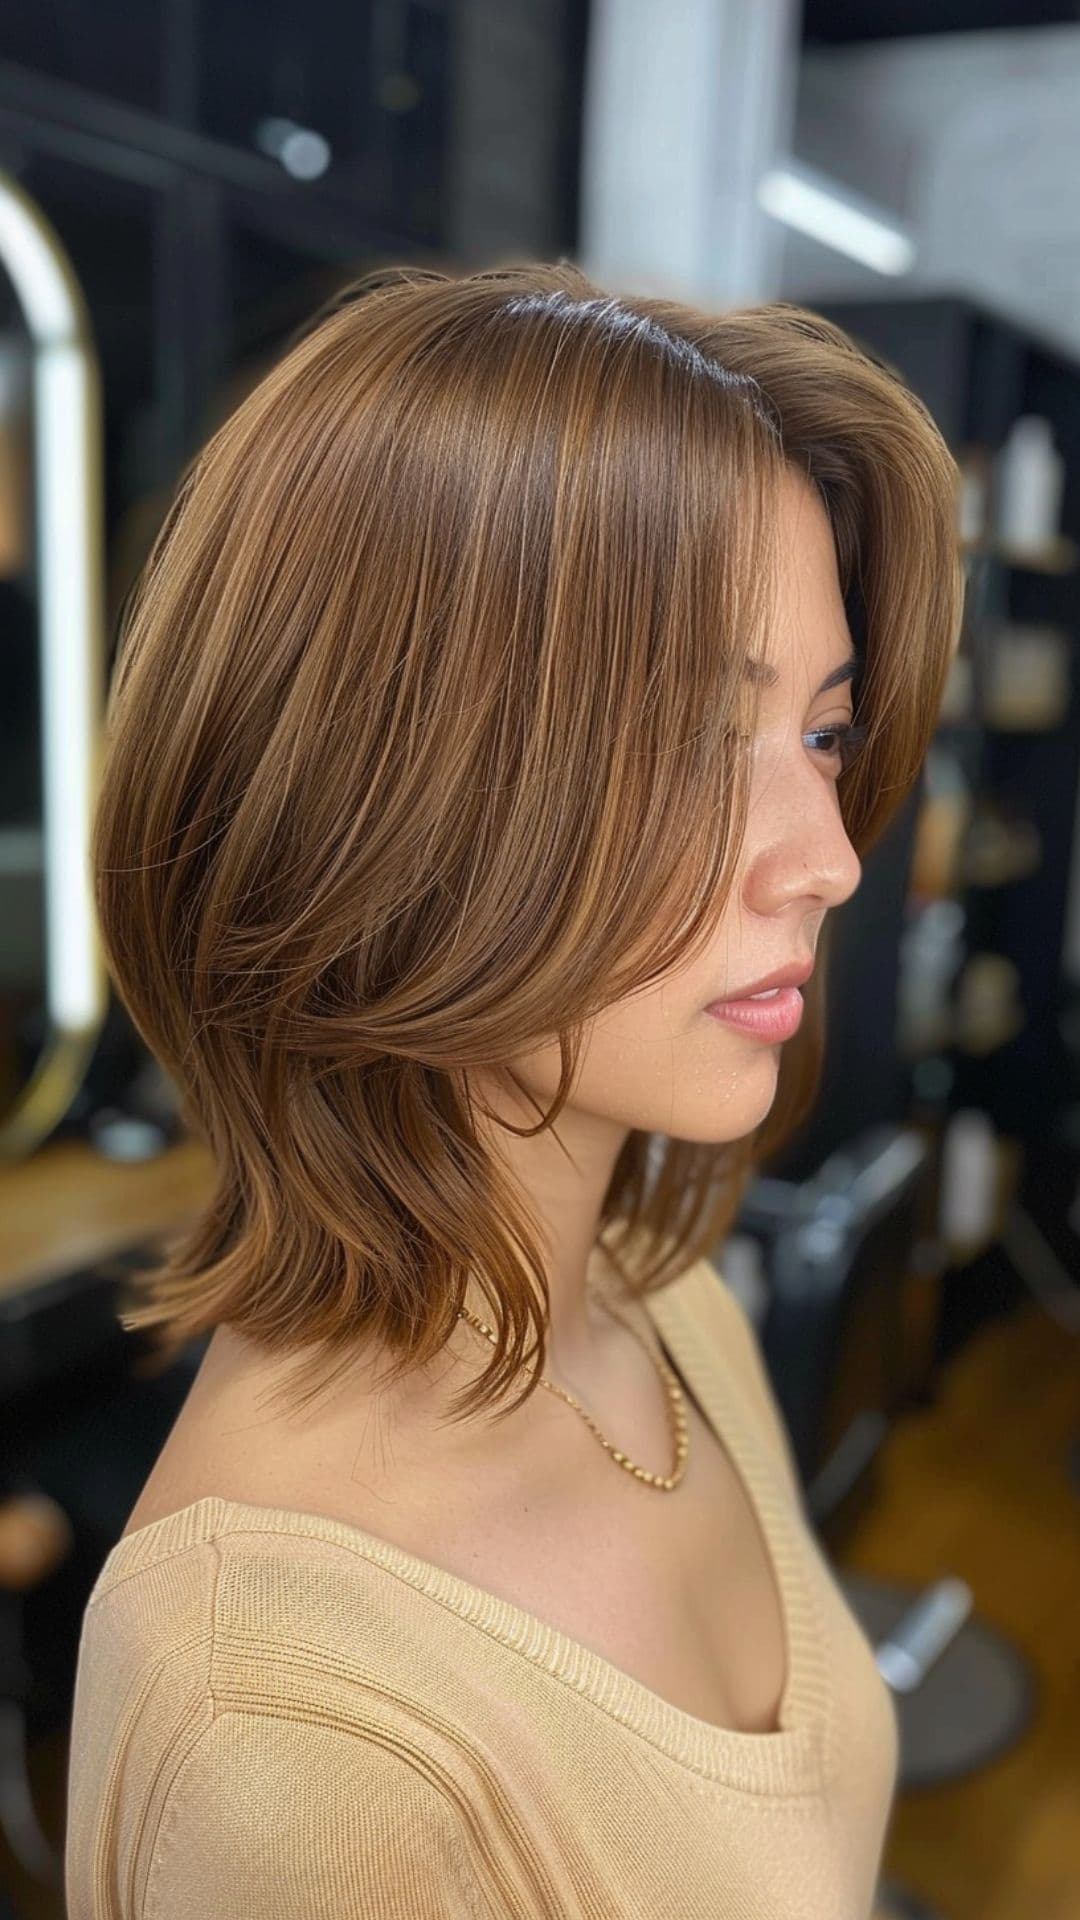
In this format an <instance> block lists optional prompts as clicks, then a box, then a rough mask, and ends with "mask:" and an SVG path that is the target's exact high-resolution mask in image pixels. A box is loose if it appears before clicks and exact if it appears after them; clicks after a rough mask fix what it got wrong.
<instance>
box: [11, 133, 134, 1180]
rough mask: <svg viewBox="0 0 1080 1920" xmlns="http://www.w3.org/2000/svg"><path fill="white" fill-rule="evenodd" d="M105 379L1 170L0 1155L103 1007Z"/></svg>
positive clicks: (38, 224) (70, 1088) (20, 1140)
mask: <svg viewBox="0 0 1080 1920" xmlns="http://www.w3.org/2000/svg"><path fill="white" fill-rule="evenodd" d="M103 484H104V454H103V435H102V403H101V376H100V369H99V366H98V360H97V355H96V352H95V349H94V344H93V339H92V336H91V329H90V320H89V313H88V310H87V306H86V302H85V300H84V298H83V295H82V291H81V288H80V286H79V282H78V279H77V277H76V275H75V273H74V271H73V269H72V266H71V262H70V259H69V257H68V255H67V253H66V251H65V249H64V247H63V245H62V243H61V241H60V239H59V237H58V235H57V233H56V231H55V229H54V228H53V226H52V225H51V223H50V222H49V220H48V219H47V218H46V216H45V215H44V213H43V211H42V209H41V207H40V206H39V205H38V203H37V202H36V201H35V200H34V199H33V198H32V196H31V195H29V194H28V193H26V192H25V190H24V189H23V187H22V186H21V185H20V183H19V182H18V181H17V180H16V179H15V178H14V176H13V175H11V174H10V173H7V172H5V171H3V170H2V169H0V1158H3V1159H5V1160H12V1159H21V1158H24V1157H25V1156H26V1155H28V1154H29V1153H31V1152H33V1150H34V1149H35V1147H37V1146H39V1145H40V1144H41V1143H42V1141H44V1140H45V1139H46V1137H47V1136H48V1134H49V1133H51V1132H52V1130H53V1128H54V1127H55V1126H56V1125H57V1124H58V1123H59V1121H60V1120H61V1119H62V1118H63V1117H64V1115H65V1113H66V1112H67V1110H68V1108H69V1107H70V1105H71V1102H72V1100H73V1098H74V1096H75V1094H76V1092H77V1091H78V1088H79V1086H80V1083H81V1081H82V1078H83V1075H84V1073H85V1071H86V1068H87V1065H88V1064H89V1061H90V1058H91V1056H92V1054H93V1050H94V1046H95V1044H96V1041H97V1038H98V1035H99V1033H100V1031H101V1027H102V1024H103V1022H104V1018H105V1013H106V1010H107V1006H108V976H107V973H106V970H105V966H104V959H103V955H102V950H101V946H100V941H99V937H98V931H97V921H96V915H95V911H94V906H93V894H92V887H91V878H90V871H89V861H88V857H87V856H88V848H89V838H90V826H91V822H92V817H93V803H94V794H95V790H96V784H97V771H98V765H99V756H100V751H101V745H102V737H103V718H104V695H105V618H104V532H103Z"/></svg>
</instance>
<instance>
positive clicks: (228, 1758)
mask: <svg viewBox="0 0 1080 1920" xmlns="http://www.w3.org/2000/svg"><path fill="white" fill-rule="evenodd" d="M955 483H956V471H955V467H954V464H953V461H952V459H951V457H950V455H949V453H948V451H947V449H946V447H945V446H944V444H943V442H942V440H941V438H940V436H939V434H938V432H937V430H936V429H935V427H934V425H933V424H932V422H931V420H930V418H929V417H928V415H927V413H926V411H925V409H924V408H923V407H922V405H921V403H920V402H919V401H918V400H917V399H915V398H914V397H913V396H912V395H911V394H910V393H909V392H908V391H907V390H906V389H905V388H904V387H903V386H902V384H901V383H900V381H899V380H898V379H897V378H896V376H895V375H894V374H893V372H892V371H891V369H889V368H888V367H886V366H884V365H881V364H879V363H877V362H875V361H873V360H871V359H870V358H868V357H867V356H866V355H865V354H863V353H861V352H859V351H858V350H857V349H856V347H855V346H854V344H853V343H852V341H851V340H850V339H849V338H848V337H847V336H846V335H845V334H844V333H843V332H841V331H840V330H839V329H837V328H836V327H834V326H832V325H831V324H829V323H828V322H826V321H825V320H823V319H821V318H819V317H817V316H815V315H813V314H811V313H808V312H805V311H803V310H801V309H799V308H796V307H792V306H788V305H784V304H776V305H772V306H763V307H760V308H757V309H751V310H748V311H744V312H741V313H732V314H726V315H723V316H713V315H708V314H704V313H699V312H696V311H694V310H692V309H690V308H688V307H686V306H683V305H677V304H675V303H673V302H670V301H665V300H660V299H655V298H649V299H645V298H637V297H633V298H631V297H628V296H622V297H612V296H609V295H608V294H607V293H606V292H605V291H603V290H602V289H600V288H598V287H596V286H595V285H593V284H592V283H590V282H589V281H588V280H587V279H586V278H585V277H584V276H583V275H582V274H581V273H580V272H579V271H578V270H577V269H576V268H574V267H572V266H571V265H569V264H568V263H566V262H562V263H560V264H558V265H522V266H515V267H508V268H502V269H499V270H496V271H489V272H481V273H474V274H470V275H464V276H462V277H454V276H452V275H449V274H444V273H438V272H431V271H420V270H416V269H408V268H400V269H388V270H384V271H382V272H380V273H377V274H374V275H368V276H367V277H366V278H365V279H363V280H362V281H360V282H358V283H356V284H355V285H354V286H352V287H351V288H349V289H347V290H346V293H345V295H344V296H339V298H338V299H337V300H336V301H335V302H333V303H332V304H331V306H330V308H329V309H328V310H324V311H323V312H322V313H321V314H320V315H318V316H317V317H316V322H315V323H314V324H313V325H312V326H311V327H310V328H309V329H308V330H307V331H305V332H304V333H303V334H302V335H301V336H300V338H299V339H297V340H295V341H294V342H293V343H292V345H291V347H290V350H289V351H288V352H287V354H286V355H285V356H284V357H283V358H282V360H281V361H280V363H279V364H278V365H277V366H276V368H274V370H272V371H271V372H270V373H269V374H268V375H267V376H266V377H265V378H264V379H263V380H262V381H261V382H260V384H259V385H258V387H257V388H256V389H255V390H254V392H252V393H251V394H250V395H249V396H248V397H247V398H246V399H245V400H244V401H243V403H242V404H241V405H240V406H239V407H238V409H237V410H236V412H235V413H234V414H233V415H232V417H231V418H230V419H228V420H227V421H226V422H225V423H224V424H223V425H222V426H221V427H220V428H219V429H218V430H217V431H216V432H215V433H214V434H213V436H212V438H211V439H210V440H209V442H208V444H207V446H206V447H205V448H204V449H203V451H202V452H201V453H200V455H199V456H198V458H197V459H196V460H195V461H194V462H193V463H192V466H191V468H190V469H189V472H188V473H187V475H186V476H185V478H184V481H183V483H182V485H181V487H180V489H179V491H178V494H177V498H176V501H175V504H174V506H173V508H172V509H171V511H170V514H169V516H168V518H167V520H166V523H165V526H164V527H163V529H162V531H161V534H160V535H159V537H158V540H157V543H156V545H155V547H154V549H153V551H152V553H151V556H150V559H149V561H148V563H147V566H146V569H145V572H144V575H143V577H142V579H141V581H140V585H139V591H138V593H137V595H136V597H135V600H134V602H133V603H132V605H131V607H130V611H129V615H128V618H127V620H126V623H125V626H126V631H125V633H124V635H123V639H122V647H121V651H120V655H119V658H118V662H117V667H116V672H115V675H114V683H113V690H112V701H111V710H110V721H109V741H108V754H107V757H106V764H105V769H104V781H103V787H102V792H101V797H100V803H99V811H98V817H97V822H96V832H95V843H94V850H93V857H94V867H95V874H96V881H97V890H98V892H97V897H98V904H99V911H100V918H101V924H102V928H103V934H104V938H105V941H106V947H107V952H108V956H109V961H110V965H111V968H112V971H113V975H114V978H115V981H116V983H117V986H118V989H119V991H120V992H121V994H122V996H123V998H124V1000H125V1002H126V1005H127V1006H128V1008H129V1010H130V1012H131V1015H132V1017H133V1019H134V1020H135V1022H136V1024H137V1025H138V1027H139V1030H140V1032H141V1033H142V1035H143V1036H144V1038H145V1040H146V1042H147V1044H148V1045H149V1046H150V1047H151V1048H152V1049H153V1051H154V1052H155V1054H156V1055H157V1056H158V1058H159V1059H160V1060H161V1061H162V1062H163V1063H164V1065H165V1066H166V1068H167V1070H168V1071H169V1073H170V1074H171V1075H172V1076H173V1077H174V1079H175V1081H176V1083H177V1085H178V1087H180V1088H181V1089H182V1091H183V1097H184V1101H185V1112H186V1115H187V1117H188V1119H189V1120H190V1123H191V1125H192V1127H193V1128H194V1129H196V1130H198V1131H199V1132H200V1133H201V1134H202V1135H203V1136H204V1137H205V1139H206V1140H207V1141H208V1142H209V1144H210V1146H211V1148H212V1150H213V1153H214V1156H215V1161H216V1166H217V1170H218V1184H217V1190H216V1194H215V1196H214V1199H213V1203H212V1205H211V1206H210V1207H209V1208H208V1209H207V1211H206V1212H205V1214H204V1215H203V1216H202V1217H201V1218H200V1220H199V1221H198V1223H197V1225H196V1226H195V1227H194V1228H193V1230H192V1231H191V1232H190V1233H189V1234H188V1235H187V1237H186V1238H185V1239H183V1240H181V1241H180V1243H179V1244H177V1245H175V1246H174V1247H172V1248H171V1249H170V1251H169V1256H168V1259H167V1261H166V1263H165V1264H164V1265H163V1266H162V1268H161V1269H160V1270H159V1271H158V1272H156V1273H154V1274H152V1275H150V1276H143V1284H144V1293H143V1294H142V1295H140V1296H138V1297H137V1298H136V1299H135V1300H134V1303H132V1302H130V1301H129V1302H128V1303H127V1304H128V1309H129V1310H128V1311H127V1313H126V1314H125V1316H124V1323H125V1325H127V1326H128V1327H129V1328H133V1327H144V1328H153V1329H155V1330H156V1334H157V1341H158V1345H159V1350H160V1352H161V1354H162V1356H163V1357H170V1356H171V1355H174V1354H176V1353H177V1352H179V1351H180V1350H181V1349H182V1347H183V1346H184V1344H185V1343H186V1342H187V1341H189V1340H190V1339H192V1338H193V1337H195V1336H196V1335H199V1334H205V1333H206V1332H208V1331H210V1330H213V1337H212V1339H211V1340H210V1343H209V1346H208V1348H207V1351H206V1354H205V1357H204V1359H203V1361H202V1365H201V1368H200V1371H199V1374H198V1377H197V1379H196V1381H195V1383H194V1385H193V1388H192V1390H191V1393H190V1395H189V1397H188V1399H187V1401H186V1403H185V1406H184V1408H183V1411H182V1414H181V1416H180V1418H179V1420H178V1421H177V1424H176V1426H175V1428H174V1430H173V1432H172V1434H171V1435H170V1437H169V1440H168V1442H167V1444H166V1446H165V1448H164V1450H163V1453H162V1455H161V1457H160V1459H159V1460H158V1462H157V1464H156V1465H155V1467H154V1470H153V1472H152V1474H151V1476H150V1478H149V1480H148V1481H147V1483H146V1486H145V1488H144V1489H143V1492H142V1495H141V1497H140V1499H139V1501H138V1503H137V1505H136V1507H135V1510H134V1512H133V1513H132V1515H131V1516H130V1518H129V1522H128V1526H127V1528H126V1529H125V1532H124V1535H123V1537H122V1538H121V1539H120V1540H119V1541H118V1542H117V1543H116V1545H115V1547H114V1548H113V1551H112V1552H111V1553H110V1555H109V1557H108V1560H107V1561H106V1563H105V1566H104V1568H103V1569H102V1572H101V1574H100V1576H99V1579H98V1582H97V1584H96V1586H95V1589H94V1592H93V1594H92V1596H91V1599H90V1603H89V1605H88V1607H87V1610H86V1616H85V1620H84V1624H83V1638H82V1642H81V1647H80V1658H79V1670H78V1678H77V1691H76V1701H75V1710H74V1721H73V1727H72V1744H71V1758H70V1786H69V1810H68V1838H67V1874H68V1901H69V1912H70V1915H71V1920H90V1917H91V1916H93V1917H94V1920H105V1916H109V1920H113V1917H114V1916H115V1917H116V1920H120V1917H121V1916H122V1917H123V1920H135V1916H143V1915H146V1916H149V1915H154V1916H156V1920H181V1916H182V1917H183V1920H190V1917H191V1916H192V1915H196V1914H197V1915H199V1916H201V1917H202V1920H210V1916H219V1915H220V1916H225V1915H232V1914H235V1913H240V1912H242V1913H244V1914H245V1915H249V1916H251V1920H257V1917H258V1920H270V1917H271V1916H282V1920H283V1917H284V1916H299V1915H301V1914H302V1915H304V1916H311V1915H314V1914H319V1915H326V1916H328V1917H329V1916H333V1920H346V1917H347V1916H349V1917H351V1916H360V1915H363V1916H368V1915H370V1916H376V1915H377V1916H379V1920H399V1917H400V1920H425V1917H426V1916H434V1915H436V1914H437V1915H440V1916H444V1915H452V1916H459V1915H460V1916H465V1915H470V1916H476V1915H484V1916H500V1917H502V1916H506V1917H507V1920H509V1917H510V1916H513V1920H540V1917H541V1916H554V1915H559V1916H562V1915H572V1916H582V1920H609V1917H610V1920H614V1917H615V1916H620V1920H621V1917H622V1916H633V1920H653V1917H654V1916H657V1917H658V1916H661V1915H663V1916H675V1915H678V1916H688V1917H689V1916H699V1915H700V1916H705V1915H708V1916H710V1920H714V1917H715V1920H720V1917H721V1916H732V1920H734V1917H735V1916H738V1920H745V1917H746V1916H750V1915H753V1916H754V1917H755V1920H759V1916H760V1917H761V1920H764V1916H766V1915H768V1916H770V1920H796V1917H797V1920H816V1916H821V1920H826V1916H827V1920H855V1917H856V1916H865V1915H866V1914H867V1913H868V1912H869V1911H870V1907H871V1904H872V1900H873V1894H874V1887H875V1882H876V1878H877V1872H878V1867H879V1861H880V1853H881V1847H882V1842H883V1836H884V1831H885V1827H886V1822H887V1817H888V1814H889V1810H890V1804H891V1797H892V1794H893V1791H894V1786H895V1765H896V1757H897V1755H896V1724H895V1719H894V1716H893V1710H892V1706H891V1702H890V1700H889V1697H888V1695H887V1693H886V1690H885V1688H884V1685H883V1683H882V1682H881V1680H880V1678H879V1676H878V1673H877V1669H876V1667H875V1664H874V1661H873V1657H872V1653H871V1650H870V1647H869V1645H868V1643H867V1642H866V1640H865V1638H864V1637H863V1635H862V1633H861V1631H860V1630H859V1628H858V1626H857V1624H856V1622H855V1621H854V1619H853V1618H852V1616H851V1614H850V1613H849V1611H848V1609H847V1607H846V1606H845V1604H844V1602H843V1599H842V1597H841V1595H840V1593H839V1590H838V1589H837V1587H836V1585H835V1584H834V1582H833V1580H832V1578H831V1576H830V1574H829V1572H828V1569H827V1567H826V1564H825V1562H824V1559H823V1557H822V1556H821V1554H820V1552H819V1550H818V1548H817V1546H816V1544H815V1542H814V1540H813V1538H812V1536H811V1534H810V1531H809V1529H808V1526H807V1524H806V1522H805V1519H804V1516H803V1512H802V1508H801V1504H800V1497H799V1488H798V1483H797V1480H796V1477H795V1472H794V1468H793V1464H792V1459H791V1456H790V1453H789V1450H788V1447H787V1442H786V1439H785V1436H784V1433H783V1429H782V1427H781V1424H780V1419H779V1415H778V1412H777V1408H776V1404H775V1401H774V1399H773V1397H772V1393H771V1389H770V1386H769V1384H768V1382H767V1379H766V1376H765V1373H764V1369H763V1365H762V1362H761V1358H760V1354H759V1351H758V1348H757V1346H756V1343H755V1337H754V1334H753V1331H752V1329H751V1326H750V1324H749V1322H748V1321H747V1320H746V1318H745V1317H744V1315H743V1313H742V1312H741V1310H740V1308H739V1306H738V1304H737V1302H736V1301H735V1299H734V1298H733V1296H732V1295H731V1294H730V1293H729V1292H728V1290H727V1289H726V1287H725V1286H724V1284H723V1281H722V1278H721V1276H720V1275H719V1274H718V1272H717V1271H716V1269H715V1268H714V1266H713V1265H712V1264H711V1262H710V1260H709V1258H708V1255H709V1254H710V1252H712V1251H714V1250H715V1249H717V1248H718V1247H719V1246H720V1245H721V1243H722V1241H723V1239H724V1238H725V1237H726V1235H727V1233H728V1231H729V1229H730V1228H731V1226H732V1224H733V1222H734V1220H735V1218H736V1216H737V1212H738V1206H739V1200H740V1196H741V1193H742V1191H743V1190H744V1188H745V1184H746V1180H747V1178H748V1177H749V1175H750V1173H751V1171H752V1169H753V1167H754V1165H755V1163H756V1162H757V1161H758V1160H760V1159H761V1158H763V1157H764V1156H766V1155H768V1154H769V1153H770V1152H772V1151H773V1149H774V1148H776V1147H777V1146H778V1145H779V1144H780V1143H781V1141H782V1140H783V1139H784V1138H785V1137H787V1135H788V1134H789V1133H790V1131H791V1129H792V1127H793V1126H794V1125H796V1124H797V1123H798V1122H799V1121H801V1120H802V1119H803V1118H804V1117H805V1116H806V1114H807V1112H808V1111H809V1107H810V1105H811V1103H812V1098H813V1094H814V1090H815V1080H816V1075H817V1072H818V1069H819V1065H820V1050H821V1008H822V980H823V966H824V961H823V953H824V949H823V947H822V942H823V939H824V938H825V923H826V916H827V915H828V913H829V910H830V909H831V908H833V907H836V906H839V905H841V904H842V902H843V901H845V900H847V899H848V898H850V896H851V894H852V893H853V892H854V890H855V888H856V887H857V885H858V883H859V878H860V873H861V866H860V860H861V857H862V856H863V854H864V853H865V852H866V850H867V849H868V848H869V847H870V846H871V845H872V843H873V842H874V840H875V839H876V838H877V837H878V835H879V834H880V832H881V831H882V829H883V828H884V827H885V825H886V824H887V823H888V821H889V820H890V818H891V817H892V816H893V814H894V812H895V811H896V809H897V808H898V807H899V806H900V804H901V803H902V801H903V800H904V798H905V797H906V795H907V794H908V792H909V791H910V789H911V786H912V783H913V782H914V780H915V779H916V777H917V775H918V772H919V768H920V764H921V762H922V759H923V756H924V753H925V750H926V747H927V744H928V741H929V739H930V736H931V734H932V731H933V727H934V723H935V716H936V713H937V709H938V705H939V701H940V697H941V692H942V688H943V683H944V680H945V676H946V672H947V668H948V664H949V658H950V654H951V651H952V648H953V646H954V644H955V641H956V636H957V631H958V627H959V619H960V601H961V573H960V563H959V560H958V557H957V541H956V531H955ZM778 973H779V975H780V981H779V990H778V991H777V992H776V993H775V994H774V995H772V997H771V998H769V997H765V996H766V995H768V994H770V993H771V990H772V987H773V986H774V985H775V984H777V983H776V980H775V976H776V975H777V974H778Z"/></svg>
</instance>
